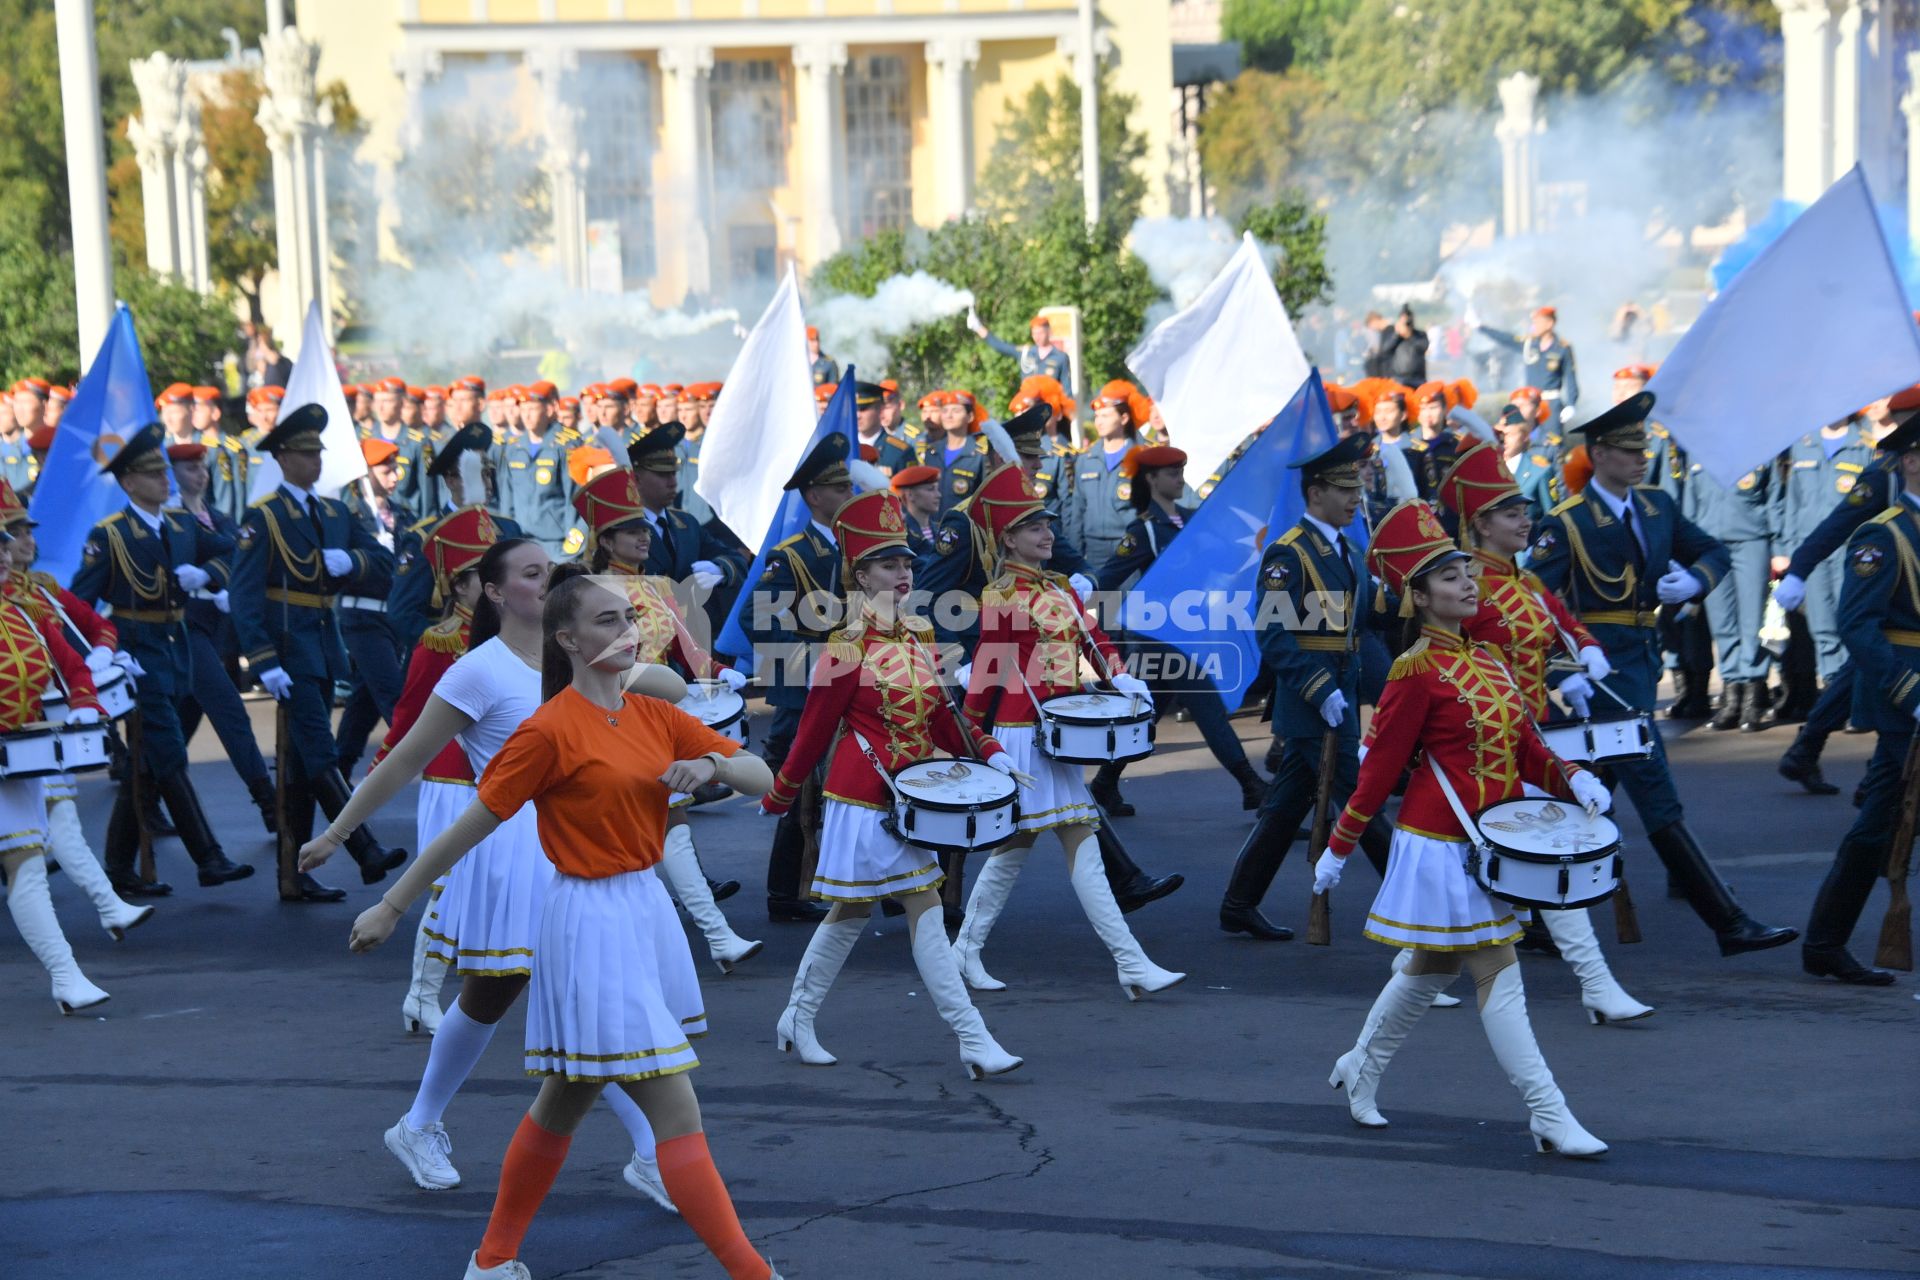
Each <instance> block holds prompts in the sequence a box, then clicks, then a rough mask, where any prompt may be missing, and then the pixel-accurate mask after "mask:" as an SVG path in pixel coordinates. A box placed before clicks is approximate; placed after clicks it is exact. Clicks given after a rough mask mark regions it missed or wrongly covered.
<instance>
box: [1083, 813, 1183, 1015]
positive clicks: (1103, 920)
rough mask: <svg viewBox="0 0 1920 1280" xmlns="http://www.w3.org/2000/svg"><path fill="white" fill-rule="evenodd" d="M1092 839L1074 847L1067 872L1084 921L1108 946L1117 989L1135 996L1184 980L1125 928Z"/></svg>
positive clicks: (1162, 989) (1123, 918)
mask: <svg viewBox="0 0 1920 1280" xmlns="http://www.w3.org/2000/svg"><path fill="white" fill-rule="evenodd" d="M1091 843H1092V842H1091V841H1086V842H1083V843H1082V844H1081V845H1080V846H1079V848H1078V849H1076V850H1075V851H1074V854H1073V869H1072V871H1071V872H1070V873H1069V876H1070V879H1071V880H1072V882H1073V892H1074V895H1075V896H1076V897H1078V898H1079V899H1080V909H1081V910H1082V911H1084V912H1086V913H1087V921H1088V922H1089V923H1090V924H1092V925H1093V931H1094V932H1095V933H1097V934H1099V935H1100V941H1102V942H1104V943H1106V944H1107V950H1108V951H1109V952H1110V953H1112V955H1113V961H1114V964H1115V965H1116V966H1117V967H1118V968H1119V971H1120V989H1121V990H1122V991H1124V992H1126V993H1127V999H1129V1000H1138V999H1139V998H1140V997H1141V996H1143V995H1146V994H1148V993H1149V992H1154V991H1164V990H1166V989H1167V988H1168V987H1171V986H1174V985H1176V984H1177V983H1181V982H1184V981H1186V978H1187V975H1186V974H1184V973H1175V972H1173V971H1172V970H1171V969H1162V968H1161V967H1160V966H1159V965H1157V964H1155V963H1154V962H1153V961H1151V960H1149V959H1147V953H1146V951H1145V949H1144V948H1142V947H1141V945H1140V943H1139V942H1138V941H1137V940H1136V939H1135V938H1134V936H1133V930H1131V929H1129V928H1127V921H1126V918H1125V917H1124V916H1122V915H1121V914H1120V904H1119V903H1117V902H1115V901H1114V900H1113V889H1112V888H1111V887H1109V886H1108V884H1107V873H1106V869H1105V868H1104V867H1102V866H1101V865H1100V853H1099V850H1098V849H1095V848H1092V847H1090V846H1091Z"/></svg>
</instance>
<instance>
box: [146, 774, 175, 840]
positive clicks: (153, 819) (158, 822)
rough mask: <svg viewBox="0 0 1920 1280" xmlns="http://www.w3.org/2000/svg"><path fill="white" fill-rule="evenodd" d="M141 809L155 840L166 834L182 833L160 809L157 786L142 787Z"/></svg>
mask: <svg viewBox="0 0 1920 1280" xmlns="http://www.w3.org/2000/svg"><path fill="white" fill-rule="evenodd" d="M140 811H141V816H142V817H143V818H145V819H146V822H147V834H148V835H149V836H152V837H153V838H154V839H155V840H159V839H161V838H162V837H164V836H177V835H179V834H180V832H179V831H178V830H176V829H175V828H174V825H173V824H172V823H171V822H168V821H167V815H166V814H164V813H162V812H161V811H160V795H159V789H158V788H157V787H151V786H148V787H143V788H141V790H140Z"/></svg>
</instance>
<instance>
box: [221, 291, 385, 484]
mask: <svg viewBox="0 0 1920 1280" xmlns="http://www.w3.org/2000/svg"><path fill="white" fill-rule="evenodd" d="M309 404H317V405H319V406H320V407H321V408H322V409H325V410H326V411H327V427H326V430H325V431H323V432H321V433H320V444H321V446H322V448H323V449H324V452H323V453H321V455H320V480H319V482H318V483H317V484H315V485H314V486H313V490H314V492H315V493H318V494H319V495H320V496H321V497H323V498H337V497H339V496H340V491H341V490H342V489H344V488H346V487H347V486H348V485H350V484H352V483H353V482H354V481H355V480H358V479H359V478H360V477H361V476H364V475H365V474H367V456H366V455H365V454H363V453H361V452H360V436H359V434H358V432H356V431H355V429H354V425H353V411H352V410H351V409H349V408H348V407H347V394H346V392H344V391H342V390H341V389H340V371H339V370H338V369H336V368H335V367H334V364H333V348H332V347H331V346H330V345H328V343H327V327H326V325H325V324H324V323H322V322H321V319H320V304H319V303H318V302H310V303H308V304H307V323H306V325H305V327H304V329H303V331H302V332H301V335H300V358H299V359H298V360H295V361H294V362H293V372H292V373H291V374H289V375H288V377H287V394H286V397H285V398H284V399H282V400H281V401H280V413H279V416H278V417H276V418H275V419H274V422H275V423H276V424H278V423H281V422H284V421H286V417H287V415H288V414H290V413H292V412H293V411H294V410H295V409H298V408H300V407H301V406H302V405H309ZM279 487H280V464H279V463H278V462H275V461H274V460H273V459H272V458H270V457H266V456H262V457H261V459H260V461H259V463H258V464H257V465H256V466H255V467H254V469H253V483H252V485H251V486H249V487H248V490H247V500H248V501H249V502H258V501H260V499H262V498H264V497H266V496H267V495H268V494H270V493H272V492H273V491H274V490H275V489H277V488H279Z"/></svg>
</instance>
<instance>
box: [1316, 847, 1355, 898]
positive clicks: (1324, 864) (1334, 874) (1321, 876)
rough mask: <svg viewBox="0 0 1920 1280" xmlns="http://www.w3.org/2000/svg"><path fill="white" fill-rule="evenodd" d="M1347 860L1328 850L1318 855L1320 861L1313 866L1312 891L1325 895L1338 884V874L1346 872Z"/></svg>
mask: <svg viewBox="0 0 1920 1280" xmlns="http://www.w3.org/2000/svg"><path fill="white" fill-rule="evenodd" d="M1346 867H1347V860H1346V859H1345V858H1343V857H1341V856H1340V855H1339V854H1337V853H1335V852H1334V851H1333V850H1331V849H1328V850H1327V851H1326V852H1324V853H1322V854H1321V855H1320V861H1318V862H1316V863H1314V864H1313V891H1314V892H1315V893H1325V892H1326V891H1327V890H1329V889H1331V888H1333V887H1334V886H1335V885H1337V884H1339V883H1340V873H1341V872H1342V871H1344V870H1346Z"/></svg>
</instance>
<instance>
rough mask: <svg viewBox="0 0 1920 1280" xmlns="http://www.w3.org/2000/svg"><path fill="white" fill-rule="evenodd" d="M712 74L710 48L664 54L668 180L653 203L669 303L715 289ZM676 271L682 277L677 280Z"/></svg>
mask: <svg viewBox="0 0 1920 1280" xmlns="http://www.w3.org/2000/svg"><path fill="white" fill-rule="evenodd" d="M712 71H713V50H712V49H711V48H708V47H706V46H703V45H673V46H669V47H667V48H665V49H662V50H661V51H660V77H661V93H660V101H661V105H662V107H663V112H662V114H663V116H664V119H662V121H661V137H662V139H663V141H664V151H665V157H664V159H665V164H666V180H665V181H664V182H663V183H662V184H661V187H662V189H661V192H660V196H659V198H658V199H657V200H656V202H655V211H654V228H655V236H656V239H657V244H656V246H655V253H656V258H655V260H656V261H657V262H658V263H659V264H660V266H661V270H660V272H659V275H660V279H659V282H658V286H659V288H660V289H661V291H662V293H663V294H664V295H665V297H666V299H667V300H669V301H670V302H678V301H679V300H680V299H681V298H684V297H685V296H686V295H688V294H690V293H697V294H700V295H703V296H704V295H706V294H708V293H710V292H711V291H712V289H713V242H712V238H711V237H710V236H709V234H708V230H707V215H708V204H709V202H708V198H707V193H708V188H710V187H711V186H712V184H713V127H712V121H711V118H710V117H711V112H710V111H709V109H708V103H707V79H708V76H709V75H711V73H712ZM676 266H677V267H678V268H679V269H680V272H681V275H680V276H679V278H677V279H676V278H675V277H674V275H673V271H674V268H675V267H676Z"/></svg>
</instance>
